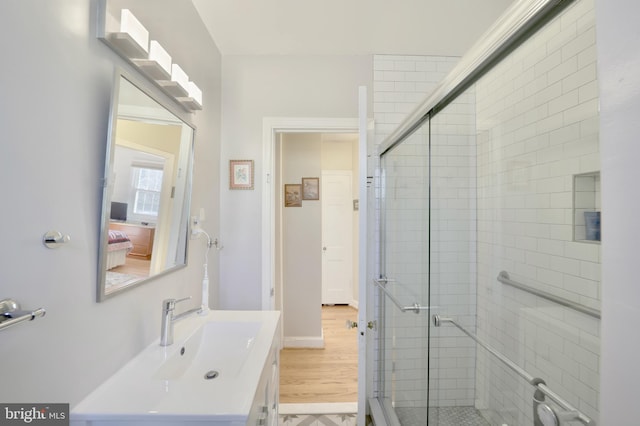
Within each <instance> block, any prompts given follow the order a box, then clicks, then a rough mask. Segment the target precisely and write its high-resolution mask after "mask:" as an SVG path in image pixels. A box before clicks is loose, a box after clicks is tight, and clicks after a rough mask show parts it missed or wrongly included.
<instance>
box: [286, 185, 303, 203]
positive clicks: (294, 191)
mask: <svg viewBox="0 0 640 426" xmlns="http://www.w3.org/2000/svg"><path fill="white" fill-rule="evenodd" d="M284 206H285V207H302V185H300V184H299V183H286V184H285V185H284Z"/></svg>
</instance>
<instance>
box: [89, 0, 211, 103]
mask: <svg viewBox="0 0 640 426" xmlns="http://www.w3.org/2000/svg"><path fill="white" fill-rule="evenodd" d="M98 2H99V13H98V38H99V39H101V40H102V41H104V42H105V43H106V44H107V45H108V46H109V47H111V48H112V49H113V50H114V51H115V52H116V53H118V54H119V55H120V56H122V57H123V58H125V59H126V60H128V61H129V62H130V63H131V64H133V65H134V66H135V67H136V68H137V69H138V70H140V71H141V72H142V73H143V74H144V75H145V76H147V77H148V78H149V79H150V80H151V81H152V82H153V83H154V84H155V85H156V86H157V87H159V88H160V89H161V90H162V91H163V92H164V93H165V94H167V95H169V96H170V97H172V98H173V99H174V100H175V101H176V102H178V103H179V104H180V105H182V107H183V108H184V109H185V110H187V111H189V112H193V111H194V110H201V109H202V91H201V90H200V89H199V88H198V86H196V84H195V83H193V82H192V81H189V76H188V75H187V73H186V72H185V71H184V70H183V69H182V68H181V67H180V66H179V65H178V64H176V63H174V62H173V59H172V58H171V55H170V54H169V53H168V52H167V51H166V50H165V49H164V48H163V47H162V45H160V43H159V42H158V41H157V40H151V41H149V39H150V36H149V31H147V29H146V28H145V27H144V25H142V23H141V22H140V21H139V20H138V18H136V17H135V15H134V14H133V13H132V12H131V10H129V9H120V10H118V9H116V8H114V7H111V9H113V10H110V4H111V2H109V1H108V0H98ZM118 15H119V16H118Z"/></svg>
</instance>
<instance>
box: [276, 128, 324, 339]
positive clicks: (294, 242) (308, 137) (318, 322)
mask: <svg viewBox="0 0 640 426" xmlns="http://www.w3.org/2000/svg"><path fill="white" fill-rule="evenodd" d="M321 145H322V135H321V134H319V133H294V134H284V135H283V137H282V144H281V149H282V185H284V184H301V183H302V178H303V177H314V176H318V177H319V176H320V174H321V161H320V160H321V156H322V146H321ZM278 191H280V188H278ZM279 208H280V209H281V210H280V211H281V213H282V234H283V235H282V239H283V250H282V254H283V274H282V275H283V303H284V305H283V306H284V309H283V317H282V318H283V324H282V326H283V333H284V337H285V344H286V343H287V339H292V338H293V339H300V340H302V341H306V343H305V345H309V344H310V343H309V339H311V340H315V341H316V342H315V343H316V344H320V343H321V339H322V318H321V305H322V301H321V294H322V258H321V252H320V248H321V247H322V209H321V204H320V202H319V201H314V200H309V201H305V200H303V201H302V207H283V202H280V207H279Z"/></svg>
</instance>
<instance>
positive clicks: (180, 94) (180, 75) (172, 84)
mask: <svg viewBox="0 0 640 426" xmlns="http://www.w3.org/2000/svg"><path fill="white" fill-rule="evenodd" d="M158 84H160V86H162V88H164V90H166V91H167V92H168V93H170V94H171V96H173V97H175V98H184V97H185V96H187V95H188V94H189V92H188V91H187V90H188V89H189V76H188V75H187V73H185V72H184V71H183V70H182V68H180V65H178V64H171V80H161V81H158ZM176 100H178V101H179V99H176Z"/></svg>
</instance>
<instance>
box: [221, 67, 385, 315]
mask: <svg viewBox="0 0 640 426" xmlns="http://www.w3.org/2000/svg"><path fill="white" fill-rule="evenodd" d="M371 79H372V73H371V57H370V56H345V57H342V56H260V57H256V56H253V57H252V56H225V58H224V63H223V98H222V109H223V125H222V140H223V141H224V142H223V146H222V152H221V157H222V163H221V164H222V170H221V171H220V176H221V194H220V196H221V199H220V205H221V215H220V220H221V223H220V229H221V236H222V241H223V243H224V250H222V251H221V252H220V260H221V271H220V282H221V283H222V285H221V290H220V303H221V306H222V307H224V308H236V309H260V308H261V306H262V300H261V299H262V290H261V284H262V277H261V271H262V269H261V264H262V241H261V235H262V229H261V223H262V220H261V208H262V206H261V201H262V191H263V190H264V189H265V187H266V185H267V183H266V181H265V179H264V176H263V170H264V168H263V164H262V155H263V151H262V142H263V141H262V120H263V118H264V117H322V118H324V117H332V118H356V117H357V116H358V86H361V85H365V86H368V87H371V86H372V84H371ZM231 159H252V160H255V165H256V167H255V169H256V175H255V190H253V191H231V190H229V189H228V187H229V181H228V179H229V178H228V173H229V171H228V163H229V160H231Z"/></svg>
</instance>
